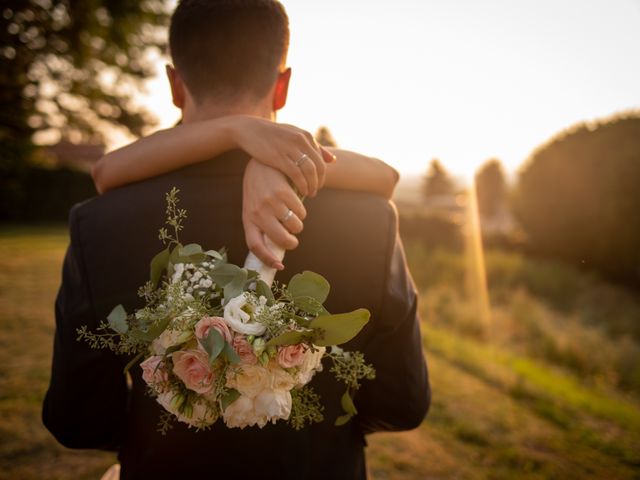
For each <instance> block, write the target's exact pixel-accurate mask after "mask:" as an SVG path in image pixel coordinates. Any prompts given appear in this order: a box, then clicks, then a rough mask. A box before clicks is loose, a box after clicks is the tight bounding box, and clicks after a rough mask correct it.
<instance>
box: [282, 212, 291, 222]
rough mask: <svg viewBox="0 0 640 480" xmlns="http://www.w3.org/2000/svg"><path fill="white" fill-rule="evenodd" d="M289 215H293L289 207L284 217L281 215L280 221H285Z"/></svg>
mask: <svg viewBox="0 0 640 480" xmlns="http://www.w3.org/2000/svg"><path fill="white" fill-rule="evenodd" d="M291 217H293V212H292V211H291V209H289V210H287V213H286V214H285V215H284V217H282V223H285V222H286V221H287V220H289V219H290V218H291Z"/></svg>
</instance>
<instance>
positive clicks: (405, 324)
mask: <svg viewBox="0 0 640 480" xmlns="http://www.w3.org/2000/svg"><path fill="white" fill-rule="evenodd" d="M246 161H247V158H246V155H245V154H244V153H242V152H238V151H236V152H230V153H228V154H225V155H223V156H221V157H218V158H217V159H214V160H212V161H210V162H208V163H203V164H200V165H196V166H193V167H189V168H185V169H183V170H180V171H176V172H173V173H171V174H168V175H164V176H161V177H157V178H154V179H151V180H148V181H144V182H140V183H137V184H134V185H130V186H127V187H124V188H120V189H117V190H114V191H112V192H109V193H107V194H106V195H102V196H100V197H97V198H94V199H91V200H89V201H87V202H85V203H83V204H80V205H77V206H76V207H74V208H73V210H72V211H71V215H70V230H71V244H70V246H69V249H68V251H67V255H66V258H65V261H64V268H63V278H62V286H61V287H60V292H59V294H58V298H57V301H56V334H55V344H54V355H53V366H52V374H51V383H50V386H49V390H48V392H47V395H46V398H45V402H44V408H43V421H44V424H45V425H46V427H47V428H48V429H49V430H50V431H51V432H52V433H53V435H54V436H55V437H56V438H57V439H58V441H59V442H60V443H62V444H63V445H65V446H67V447H70V448H95V449H111V450H117V451H118V458H119V460H120V462H121V464H122V473H121V478H122V480H127V479H148V478H155V479H162V478H180V479H183V478H184V479H189V478H201V476H202V475H207V476H210V477H211V478H226V479H243V478H263V479H271V478H278V479H289V478H290V479H296V480H298V479H316V478H318V479H319V478H323V479H327V478H330V479H342V478H344V479H362V478H365V477H366V471H365V460H364V446H365V440H364V435H365V434H367V433H371V432H376V431H388V430H404V429H411V428H414V427H416V426H418V425H419V424H420V423H421V422H422V420H423V418H424V416H425V415H426V412H427V409H428V405H429V400H430V392H429V384H428V378H427V369H426V365H425V361H424V357H423V353H422V342H421V338H420V330H419V319H418V316H417V313H416V292H415V289H414V286H413V284H412V281H411V278H410V275H409V273H408V271H407V267H406V264H405V259H404V254H403V250H402V245H401V243H400V240H399V238H398V232H397V217H396V212H395V210H394V208H393V207H392V206H391V205H390V204H389V203H388V202H387V201H385V200H383V199H382V198H380V197H377V196H374V195H369V194H362V193H352V192H344V191H337V190H333V191H332V190H325V191H323V192H321V193H320V194H319V195H318V196H317V197H316V198H314V199H310V200H308V201H307V203H306V206H307V209H308V217H307V220H306V222H305V230H304V232H303V233H302V234H301V235H300V237H299V238H300V246H299V247H298V249H297V250H295V251H293V252H290V253H288V254H287V256H286V258H285V264H286V270H285V271H284V272H282V273H279V274H278V276H277V277H276V279H278V280H280V281H284V282H286V281H288V279H289V278H290V276H291V275H293V274H295V273H298V272H301V271H303V270H312V271H315V272H318V273H320V274H322V275H324V276H325V277H326V278H327V279H328V280H329V282H330V283H331V288H332V291H331V293H330V295H329V299H328V300H327V303H326V306H327V308H328V310H329V311H331V312H334V313H338V312H345V311H350V310H353V309H356V308H359V307H365V308H368V309H369V310H370V311H371V321H370V322H369V324H368V325H367V326H366V327H365V329H364V330H363V331H362V332H361V333H360V335H359V336H358V337H357V338H356V339H354V340H352V341H351V342H350V344H349V345H347V348H350V349H354V350H355V349H357V350H361V351H362V352H364V354H365V356H366V359H367V361H369V362H370V363H372V364H373V365H374V366H375V368H376V371H377V379H376V380H375V381H364V382H363V386H362V388H361V390H360V391H359V392H358V394H357V396H356V400H355V403H356V406H357V409H358V412H359V413H358V415H357V416H356V417H355V420H354V421H352V422H350V423H348V424H347V425H345V426H342V427H335V426H333V422H334V421H335V419H336V418H337V416H338V415H340V413H341V409H340V396H341V395H342V393H343V390H344V389H343V387H342V386H341V385H340V384H338V383H337V382H335V381H334V380H333V376H332V375H331V374H330V373H329V372H328V371H327V370H328V368H325V371H324V372H322V373H320V374H318V375H316V377H315V378H314V380H313V383H312V385H313V386H314V388H315V389H316V391H317V392H318V393H319V394H320V395H321V397H322V400H323V403H324V405H325V411H324V414H325V421H324V422H323V423H320V424H316V425H314V426H311V427H307V428H305V429H303V430H301V431H299V432H296V431H294V430H292V429H291V428H290V427H288V426H287V425H286V424H285V423H282V424H278V425H268V426H266V427H265V428H264V429H258V428H247V429H244V430H239V429H227V428H226V427H225V426H224V425H223V424H222V422H218V423H217V424H216V425H215V426H214V427H213V428H212V429H210V430H208V431H204V432H198V433H196V432H195V431H194V430H193V429H191V430H190V429H188V428H187V427H186V426H184V425H183V424H178V423H176V425H175V427H174V428H173V429H172V430H170V431H169V432H168V433H167V435H165V436H162V435H161V434H159V433H158V432H157V431H156V428H157V423H158V420H159V417H160V413H161V407H159V405H158V404H157V403H156V402H155V400H154V399H152V398H151V397H149V396H148V395H146V394H145V384H144V382H143V381H142V378H141V372H140V368H139V367H137V366H136V367H134V368H133V369H132V379H133V384H132V387H131V388H130V389H128V388H127V384H126V380H125V377H124V375H123V374H122V370H123V367H124V365H125V364H126V363H127V361H128V359H127V358H123V357H119V356H116V355H114V354H113V353H111V352H110V351H107V350H92V349H91V348H89V346H88V345H87V344H86V343H83V342H78V341H76V329H77V328H78V327H80V326H82V325H87V326H88V328H89V329H92V330H96V328H97V326H98V324H99V322H100V321H101V320H104V319H105V317H106V315H108V313H109V312H110V311H111V309H112V308H113V307H114V306H115V305H117V304H119V303H122V304H123V305H124V306H125V308H126V309H127V310H128V311H132V310H133V309H134V308H137V307H140V306H141V301H140V299H139V298H138V297H137V295H136V292H137V288H138V287H139V286H141V285H143V284H144V283H145V281H146V280H147V279H148V275H149V261H150V259H151V258H152V257H153V255H154V254H156V253H157V252H159V251H160V250H161V248H162V246H161V244H160V242H159V241H158V237H157V230H158V228H159V227H161V226H162V225H163V222H164V194H165V193H166V192H167V191H169V190H170V188H171V187H173V186H176V187H178V188H179V189H180V190H181V193H180V198H181V204H180V205H181V206H182V207H183V208H186V209H188V218H187V220H186V227H185V229H184V231H183V232H182V234H181V240H182V242H183V243H184V244H186V243H190V242H196V243H200V244H201V245H203V246H204V247H206V248H215V249H219V248H221V247H223V246H226V247H228V249H229V260H230V261H231V262H233V263H236V264H239V265H242V263H243V261H244V258H245V256H246V254H247V247H246V246H245V243H244V233H243V228H242V223H241V203H242V193H241V185H242V173H243V171H244V167H245V165H246Z"/></svg>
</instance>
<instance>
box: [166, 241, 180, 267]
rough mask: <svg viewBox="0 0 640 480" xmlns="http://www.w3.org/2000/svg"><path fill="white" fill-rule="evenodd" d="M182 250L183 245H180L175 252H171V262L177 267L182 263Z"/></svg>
mask: <svg viewBox="0 0 640 480" xmlns="http://www.w3.org/2000/svg"><path fill="white" fill-rule="evenodd" d="M167 248H169V247H167ZM181 249H182V244H181V243H178V244H177V245H176V246H175V247H173V250H171V255H170V256H169V261H170V262H171V263H172V264H173V265H175V264H176V263H181V261H180V250H181Z"/></svg>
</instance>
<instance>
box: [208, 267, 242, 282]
mask: <svg viewBox="0 0 640 480" xmlns="http://www.w3.org/2000/svg"><path fill="white" fill-rule="evenodd" d="M240 270H242V269H241V268H240V267H238V266H237V265H234V264H232V263H222V264H220V265H217V266H216V268H214V269H213V271H212V272H211V279H212V280H213V281H214V282H216V283H217V284H218V285H220V286H221V287H224V286H226V285H227V284H228V283H231V282H232V281H233V279H234V278H236V276H238V273H239V272H240Z"/></svg>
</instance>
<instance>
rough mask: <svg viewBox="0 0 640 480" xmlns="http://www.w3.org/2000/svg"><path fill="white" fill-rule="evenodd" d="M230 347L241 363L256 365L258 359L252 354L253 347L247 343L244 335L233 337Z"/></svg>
mask: <svg viewBox="0 0 640 480" xmlns="http://www.w3.org/2000/svg"><path fill="white" fill-rule="evenodd" d="M232 345H233V348H234V350H235V351H236V353H237V354H238V356H239V357H240V361H241V362H242V363H245V364H249V365H255V364H256V363H258V357H256V354H255V353H253V347H252V346H251V345H250V344H249V342H248V341H247V337H245V336H244V335H236V336H235V337H233V343H232Z"/></svg>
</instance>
